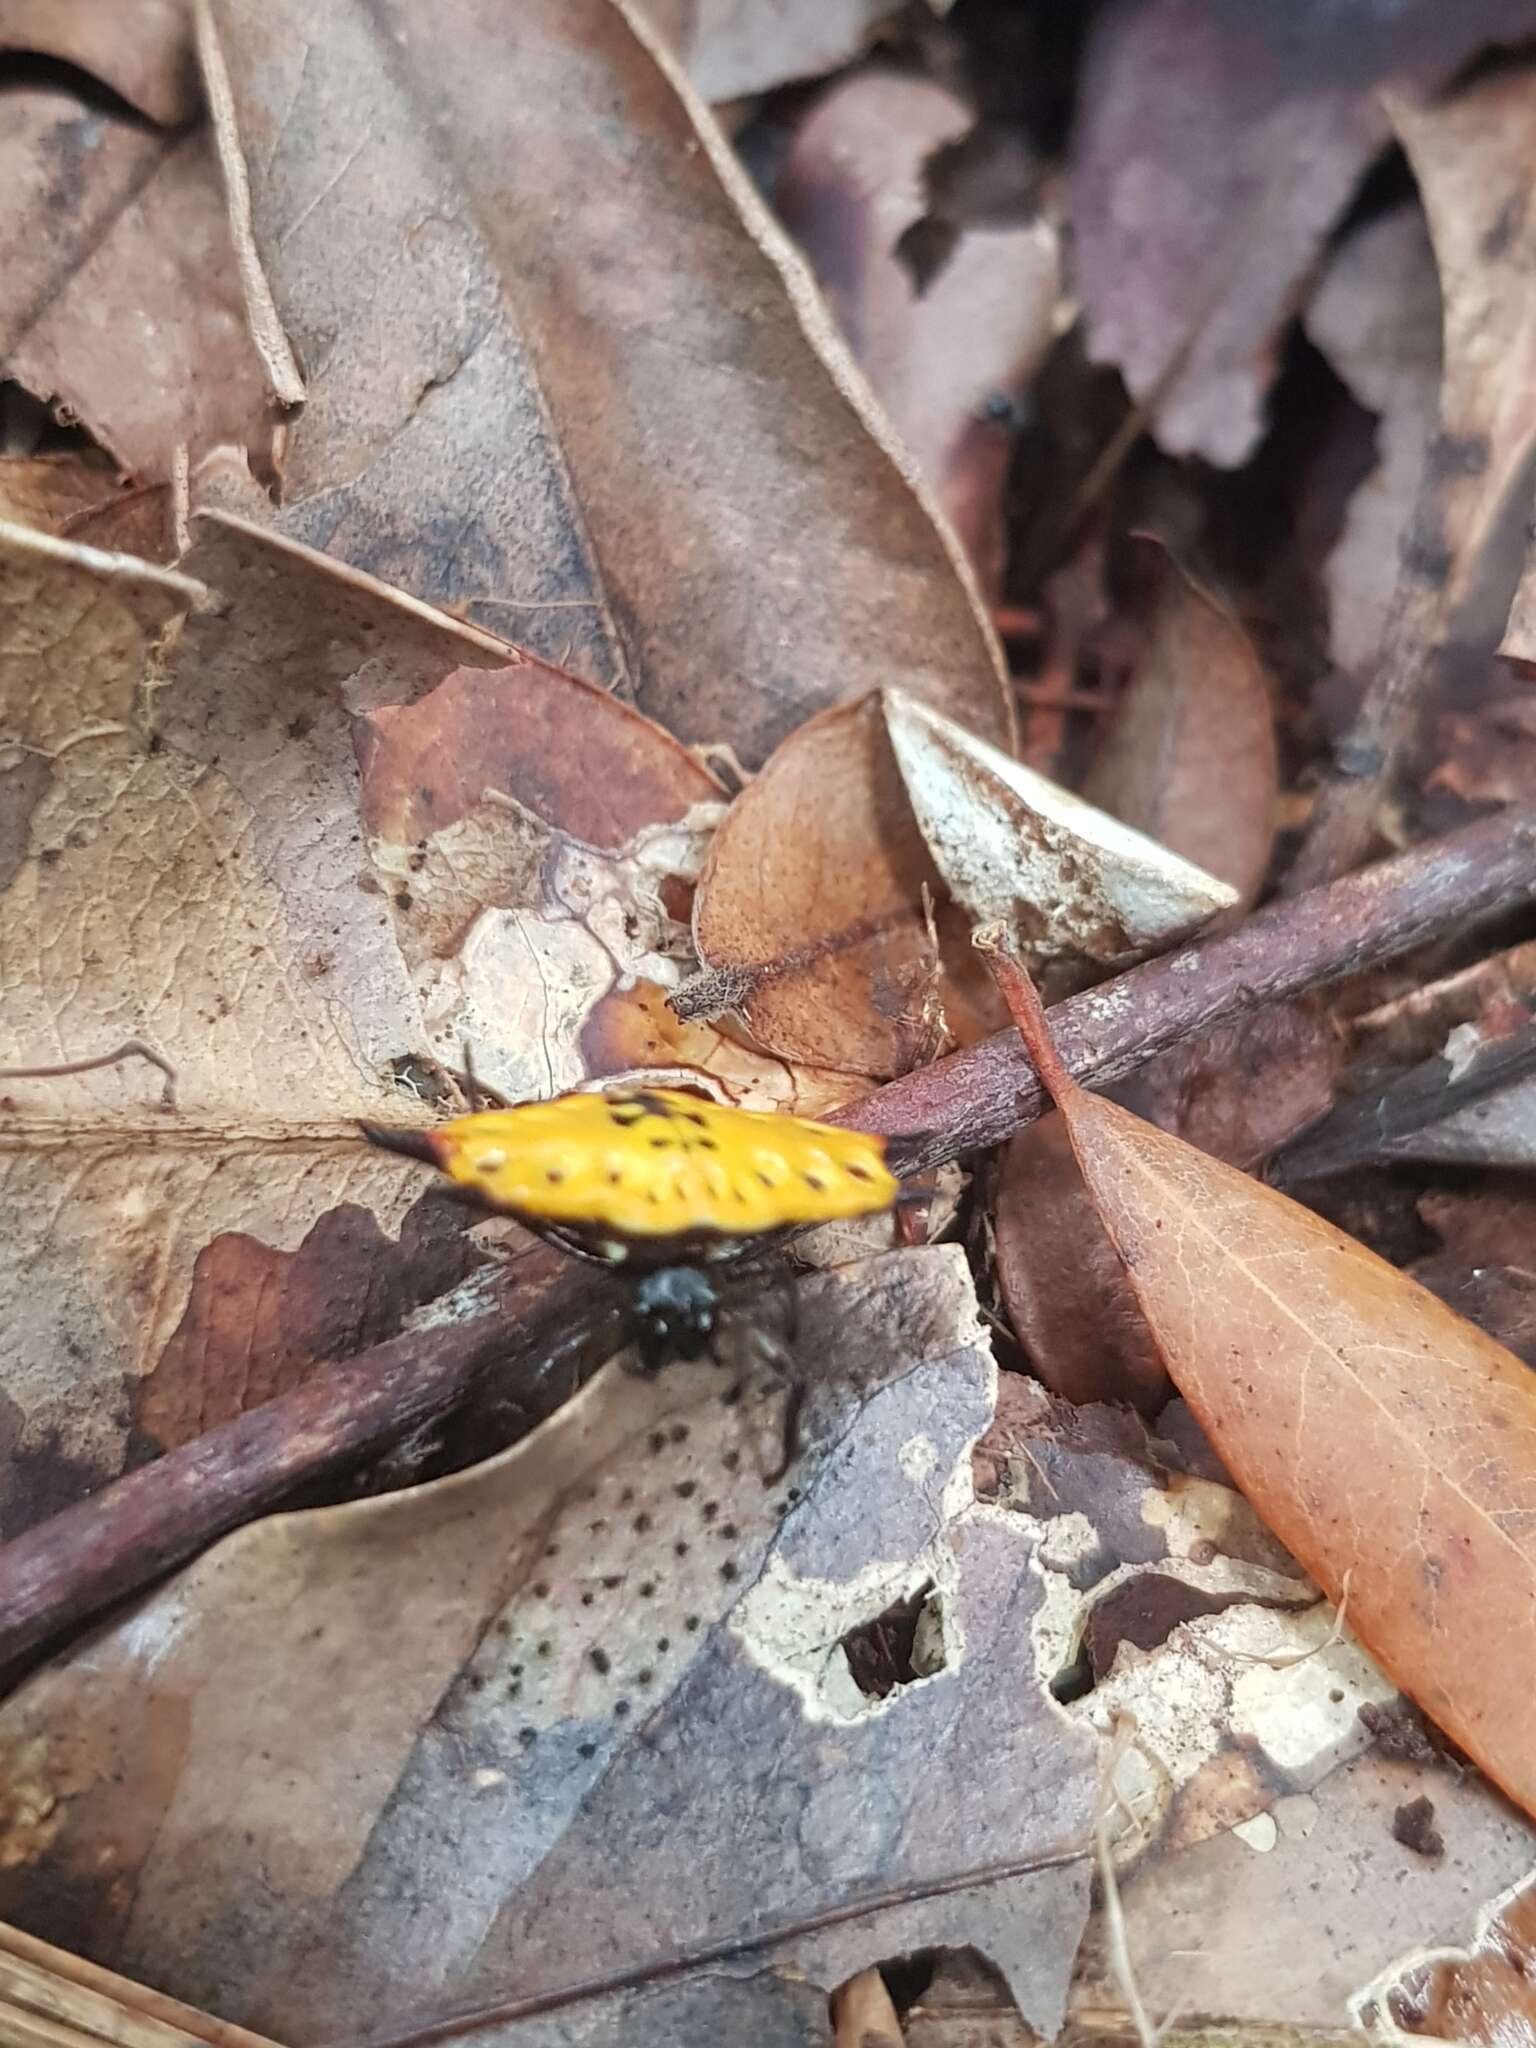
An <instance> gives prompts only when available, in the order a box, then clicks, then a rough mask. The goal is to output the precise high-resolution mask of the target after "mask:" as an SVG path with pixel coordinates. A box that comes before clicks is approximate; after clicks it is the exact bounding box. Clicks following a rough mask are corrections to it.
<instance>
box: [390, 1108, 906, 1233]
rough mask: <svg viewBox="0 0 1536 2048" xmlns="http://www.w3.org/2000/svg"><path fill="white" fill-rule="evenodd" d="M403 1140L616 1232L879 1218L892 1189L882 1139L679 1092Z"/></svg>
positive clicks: (509, 1207) (489, 1187)
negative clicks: (876, 1215) (728, 1105)
mask: <svg viewBox="0 0 1536 2048" xmlns="http://www.w3.org/2000/svg"><path fill="white" fill-rule="evenodd" d="M369 1135H370V1136H375V1137H377V1138H379V1139H380V1140H381V1141H382V1142H385V1143H388V1142H389V1137H388V1135H387V1134H385V1133H382V1132H379V1133H374V1132H370V1133H369ZM405 1149H409V1150H415V1151H419V1152H420V1153H421V1155H422V1156H423V1157H426V1158H430V1159H431V1160H432V1161H433V1162H434V1163H435V1164H436V1165H438V1166H439V1167H441V1169H442V1171H443V1172H444V1173H446V1174H447V1175H448V1177H449V1178H450V1179H451V1180H453V1181H455V1182H457V1183H458V1184H459V1186H461V1187H463V1188H465V1189H466V1190H468V1191H471V1192H473V1193H474V1194H475V1195H477V1196H478V1197H479V1198H480V1199H481V1200H482V1201H483V1202H485V1203H486V1205H487V1206H488V1207H491V1208H494V1209H500V1210H504V1211H506V1212H507V1213H508V1214H509V1215H513V1216H518V1217H521V1218H523V1219H524V1220H525V1221H527V1222H529V1223H531V1224H532V1225H534V1226H535V1227H536V1228H537V1227H541V1226H548V1227H553V1228H558V1229H563V1230H567V1231H569V1232H571V1233H572V1234H590V1235H592V1236H594V1237H596V1236H602V1237H606V1238H613V1239H618V1240H621V1241H622V1240H627V1239H636V1240H653V1239H659V1238H689V1237H694V1236H718V1237H721V1238H750V1237H758V1236H761V1235H763V1234H764V1233H766V1232H770V1231H777V1230H784V1229H788V1228H790V1227H792V1226H794V1225H797V1224H806V1223H829V1222H832V1221H834V1220H836V1219H839V1218H843V1217H851V1216H866V1215H872V1214H875V1213H877V1212H878V1211H880V1210H882V1209H888V1208H890V1206H891V1205H892V1203H893V1202H894V1201H895V1199H896V1194H897V1190H898V1183H897V1180H896V1177H895V1175H894V1174H893V1173H892V1172H891V1171H890V1169H889V1167H888V1166H887V1165H886V1163H885V1141H884V1139H882V1138H876V1137H871V1136H870V1135H869V1134H868V1133H867V1132H864V1131H845V1130H840V1129H838V1128H836V1127H835V1126H833V1125H829V1124H817V1123H810V1122H807V1121H805V1120H804V1119H802V1118H800V1117H793V1116H780V1115H776V1114H772V1113H769V1112H764V1111H760V1110H750V1109H731V1108H727V1107H724V1106H723V1105H721V1104H719V1103H715V1102H709V1101H706V1100H705V1099H704V1098H703V1097H700V1096H696V1095H689V1094H686V1093H684V1092H683V1091H681V1090H680V1089H673V1088H639V1087H626V1088H616V1089H613V1090H610V1091H608V1092H607V1093H604V1094H597V1093H584V1092H578V1093H575V1094H570V1095H558V1096H556V1097H554V1099H553V1100H552V1101H548V1102H526V1103H520V1104H518V1105H517V1106H516V1107H515V1108H512V1109H495V1110H482V1111H477V1112H476V1113H475V1114H474V1115H472V1116H465V1117H459V1118H457V1119H456V1120H455V1121H454V1122H452V1123H447V1124H441V1125H439V1126H438V1128H437V1129H436V1130H433V1131H428V1132H424V1133H422V1134H420V1136H419V1137H418V1138H416V1139H415V1140H414V1141H413V1143H412V1144H411V1145H409V1146H407V1147H406V1148H405Z"/></svg>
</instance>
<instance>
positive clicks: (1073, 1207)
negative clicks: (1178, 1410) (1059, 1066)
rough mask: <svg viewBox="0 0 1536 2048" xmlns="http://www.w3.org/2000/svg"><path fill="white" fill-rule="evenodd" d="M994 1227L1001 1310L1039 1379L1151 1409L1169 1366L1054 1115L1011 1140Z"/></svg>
mask: <svg viewBox="0 0 1536 2048" xmlns="http://www.w3.org/2000/svg"><path fill="white" fill-rule="evenodd" d="M996 1232H997V1280H998V1285H999V1287H1001V1289H1002V1292H1003V1300H1004V1301H1005V1302H1006V1303H1007V1307H1008V1317H1009V1320H1010V1322H1011V1323H1012V1324H1013V1327H1014V1329H1015V1331H1016V1332H1017V1334H1018V1337H1019V1341H1020V1343H1022V1344H1023V1346H1024V1348H1025V1350H1026V1351H1027V1352H1028V1354H1029V1362H1030V1364H1031V1366H1032V1367H1033V1368H1034V1370H1035V1372H1036V1373H1037V1374H1038V1375H1039V1377H1040V1379H1041V1380H1043V1381H1044V1383H1045V1385H1046V1386H1048V1387H1049V1388H1050V1389H1051V1391H1052V1392H1053V1393H1057V1394H1061V1395H1063V1396H1065V1398H1066V1399H1067V1400H1069V1401H1129V1402H1130V1403H1131V1405H1132V1406H1133V1407H1136V1408H1139V1409H1140V1410H1141V1412H1142V1413H1143V1414H1144V1415H1155V1414H1156V1413H1157V1411H1158V1409H1159V1408H1161V1407H1162V1405H1163V1403H1164V1402H1165V1401H1166V1400H1167V1398H1168V1371H1167V1368H1166V1367H1165V1366H1164V1364H1163V1360H1162V1354H1161V1353H1160V1352H1159V1350H1158V1348H1157V1345H1156V1344H1155V1342H1154V1341H1153V1338H1152V1333H1151V1331H1150V1330H1149V1329H1148V1328H1147V1319H1146V1317H1145V1316H1144V1315H1143V1314H1142V1312H1141V1309H1140V1306H1139V1305H1138V1303H1137V1301H1136V1298H1135V1296H1134V1295H1133V1294H1132V1293H1131V1291H1130V1289H1129V1287H1128V1286H1127V1284H1126V1278H1125V1268H1124V1267H1123V1266H1122V1265H1121V1263H1120V1260H1119V1258H1118V1257H1117V1256H1116V1253H1115V1248H1114V1246H1113V1245H1112V1244H1111V1243H1110V1241H1109V1238H1108V1236H1107V1235H1106V1233H1105V1230H1104V1226H1103V1224H1102V1223H1101V1222H1100V1221H1099V1219H1098V1216H1097V1215H1096V1213H1095V1211H1094V1207H1093V1204H1092V1202H1091V1201H1090V1200H1089V1198H1088V1195H1087V1193H1086V1191H1085V1189H1084V1187H1083V1176H1082V1174H1081V1172H1080V1171H1079V1169H1078V1165H1077V1161H1076V1159H1075V1157H1074V1155H1073V1152H1072V1141H1071V1139H1070V1137H1069V1136H1068V1134H1067V1129H1066V1126H1065V1125H1064V1124H1063V1122H1062V1120H1061V1118H1060V1117H1059V1116H1046V1117H1042V1118H1041V1119H1040V1121H1039V1123H1037V1124H1033V1125H1031V1127H1030V1128H1029V1129H1028V1130H1027V1131H1020V1133H1019V1135H1018V1136H1017V1137H1016V1138H1014V1139H1012V1140H1010V1142H1009V1145H1008V1149H1007V1151H1006V1153H1005V1154H1004V1155H1003V1170H1002V1174H1001V1176H1000V1178H999V1181H998V1189H997V1221H996Z"/></svg>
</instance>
